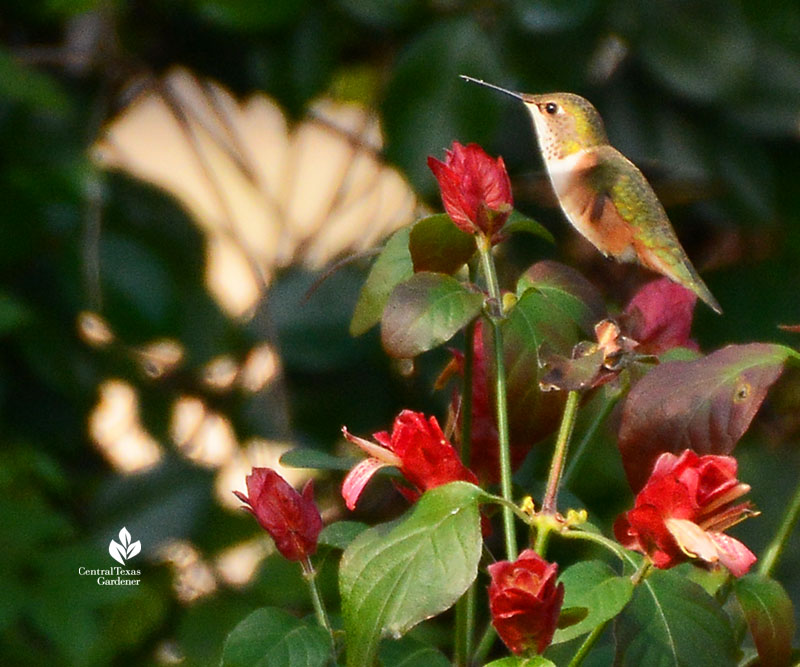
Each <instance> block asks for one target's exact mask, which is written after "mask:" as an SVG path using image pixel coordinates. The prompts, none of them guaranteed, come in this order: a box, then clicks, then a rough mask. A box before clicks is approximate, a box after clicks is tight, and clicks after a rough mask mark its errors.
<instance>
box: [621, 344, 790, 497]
mask: <svg viewBox="0 0 800 667" xmlns="http://www.w3.org/2000/svg"><path fill="white" fill-rule="evenodd" d="M794 354H795V353H794V351H793V350H791V349H790V348H787V347H783V346H781V345H771V344H766V343H751V344H749V345H730V346H728V347H725V348H723V349H721V350H717V351H716V352H714V353H713V354H710V355H708V356H707V357H702V358H700V359H697V360H695V361H670V362H667V363H664V364H661V365H660V366H657V367H656V368H654V369H653V370H652V371H650V372H649V373H648V374H647V375H645V376H644V378H642V379H641V380H639V382H637V383H636V385H635V386H634V387H633V389H632V390H631V392H630V394H629V395H628V398H627V400H626V401H625V405H624V406H623V409H622V423H621V425H620V431H619V449H620V453H621V455H622V463H623V465H624V467H625V472H626V474H627V476H628V481H629V482H630V485H631V488H632V489H633V490H634V492H637V491H639V489H641V488H642V486H643V484H644V483H645V481H646V480H647V478H648V476H649V474H650V471H651V470H652V467H653V464H654V463H655V460H656V459H657V458H658V456H659V454H661V453H662V452H673V453H676V454H677V453H680V452H682V451H683V450H684V449H692V450H694V451H695V452H697V453H698V454H701V455H702V454H729V453H730V452H731V451H732V450H733V448H734V446H735V445H736V443H737V442H738V441H739V438H741V437H742V435H743V434H744V432H745V431H746V430H747V428H748V427H749V426H750V422H751V421H752V420H753V417H754V416H755V414H756V412H757V411H758V408H759V407H760V406H761V403H762V402H763V400H764V397H765V396H766V395H767V390H768V389H769V388H770V386H771V385H772V384H773V383H774V382H775V380H777V379H778V377H779V376H780V374H781V372H782V371H783V364H784V362H785V361H786V359H787V358H788V357H789V356H791V355H794Z"/></svg>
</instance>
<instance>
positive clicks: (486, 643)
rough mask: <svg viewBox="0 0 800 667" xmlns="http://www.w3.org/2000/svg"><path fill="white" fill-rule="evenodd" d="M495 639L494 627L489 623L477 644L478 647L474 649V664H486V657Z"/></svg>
mask: <svg viewBox="0 0 800 667" xmlns="http://www.w3.org/2000/svg"><path fill="white" fill-rule="evenodd" d="M496 639H497V632H496V631H495V629H494V626H493V625H492V624H491V623H489V624H488V625H487V626H486V630H485V631H484V633H483V636H481V640H480V641H479V642H478V647H477V648H476V649H475V661H474V664H477V665H483V664H484V663H485V662H486V656H487V655H489V651H491V650H492V646H493V645H494V642H495V640H496Z"/></svg>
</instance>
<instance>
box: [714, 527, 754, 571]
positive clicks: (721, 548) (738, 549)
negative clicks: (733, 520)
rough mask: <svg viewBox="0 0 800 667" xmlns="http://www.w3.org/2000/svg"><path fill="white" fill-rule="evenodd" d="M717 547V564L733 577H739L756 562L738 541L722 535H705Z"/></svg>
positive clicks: (752, 555)
mask: <svg viewBox="0 0 800 667" xmlns="http://www.w3.org/2000/svg"><path fill="white" fill-rule="evenodd" d="M707 535H708V537H709V539H710V540H712V541H713V542H714V544H715V545H716V547H717V554H718V555H719V562H720V563H722V564H723V565H724V566H725V567H727V568H728V570H730V573H731V574H732V575H733V576H734V577H741V576H742V575H744V574H747V571H748V570H749V569H750V567H751V566H752V565H753V563H755V562H756V556H755V554H754V553H753V552H752V551H750V549H748V548H747V547H746V546H745V545H744V544H742V543H741V542H740V541H739V540H736V539H734V538H732V537H730V536H728V535H725V534H724V533H716V532H709V533H707Z"/></svg>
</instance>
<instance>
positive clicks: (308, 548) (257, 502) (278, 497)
mask: <svg viewBox="0 0 800 667" xmlns="http://www.w3.org/2000/svg"><path fill="white" fill-rule="evenodd" d="M245 481H246V483H247V495H246V496H245V495H244V494H243V493H241V492H239V491H234V492H233V493H234V494H235V495H236V497H237V498H239V500H241V501H242V502H243V503H245V504H246V507H245V509H246V510H248V511H250V512H252V513H253V515H254V516H255V517H256V519H258V523H260V524H261V527H262V528H264V530H266V531H267V532H268V533H269V534H270V536H271V537H272V539H273V540H274V542H275V546H276V547H277V548H278V551H280V552H281V554H282V555H283V557H284V558H287V559H289V560H300V561H301V560H305V559H306V558H307V557H308V556H310V555H311V554H313V553H314V552H315V551H316V550H317V538H318V537H319V532H320V531H321V530H322V517H321V516H320V514H319V510H318V509H317V506H316V505H315V504H314V489H313V486H312V483H311V481H310V480H309V482H308V483H307V484H306V485H305V488H304V489H303V493H302V495H301V494H299V493H298V492H297V491H295V490H294V488H293V487H292V486H291V485H290V484H289V483H288V482H287V481H286V480H284V479H283V477H281V476H280V475H279V474H278V473H276V472H275V471H274V470H272V469H271V468H253V472H252V473H251V474H249V475H248V476H247V478H246V480H245Z"/></svg>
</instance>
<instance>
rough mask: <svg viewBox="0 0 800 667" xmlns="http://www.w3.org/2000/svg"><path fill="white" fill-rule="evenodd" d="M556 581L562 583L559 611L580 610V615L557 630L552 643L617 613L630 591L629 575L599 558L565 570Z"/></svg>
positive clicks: (571, 636) (610, 617) (575, 634)
mask: <svg viewBox="0 0 800 667" xmlns="http://www.w3.org/2000/svg"><path fill="white" fill-rule="evenodd" d="M559 581H561V582H562V583H563V584H564V588H565V592H564V604H563V605H562V608H561V609H562V612H561V613H562V614H564V612H566V611H569V610H581V611H582V612H585V613H582V614H581V615H582V616H583V618H582V619H581V620H580V621H578V622H577V623H575V624H574V625H570V626H568V627H565V628H562V629H560V630H556V633H555V635H554V636H553V643H554V644H560V643H562V642H567V641H569V640H571V639H575V637H580V636H581V635H584V634H587V633H589V632H591V631H592V630H594V629H595V628H596V627H597V626H599V625H601V624H602V623H605V622H606V621H608V620H610V619H612V618H614V617H615V616H616V615H617V614H619V613H620V612H621V611H622V609H623V608H624V607H625V605H626V604H628V602H629V601H630V599H631V596H632V595H633V584H632V583H631V580H630V577H621V576H618V575H617V573H616V572H614V570H612V569H611V568H610V567H609V566H608V565H606V564H605V563H603V562H602V561H599V560H592V561H583V562H580V563H576V564H575V565H573V566H572V567H568V568H567V569H566V570H564V573H563V574H562V575H561V577H560V579H559Z"/></svg>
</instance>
